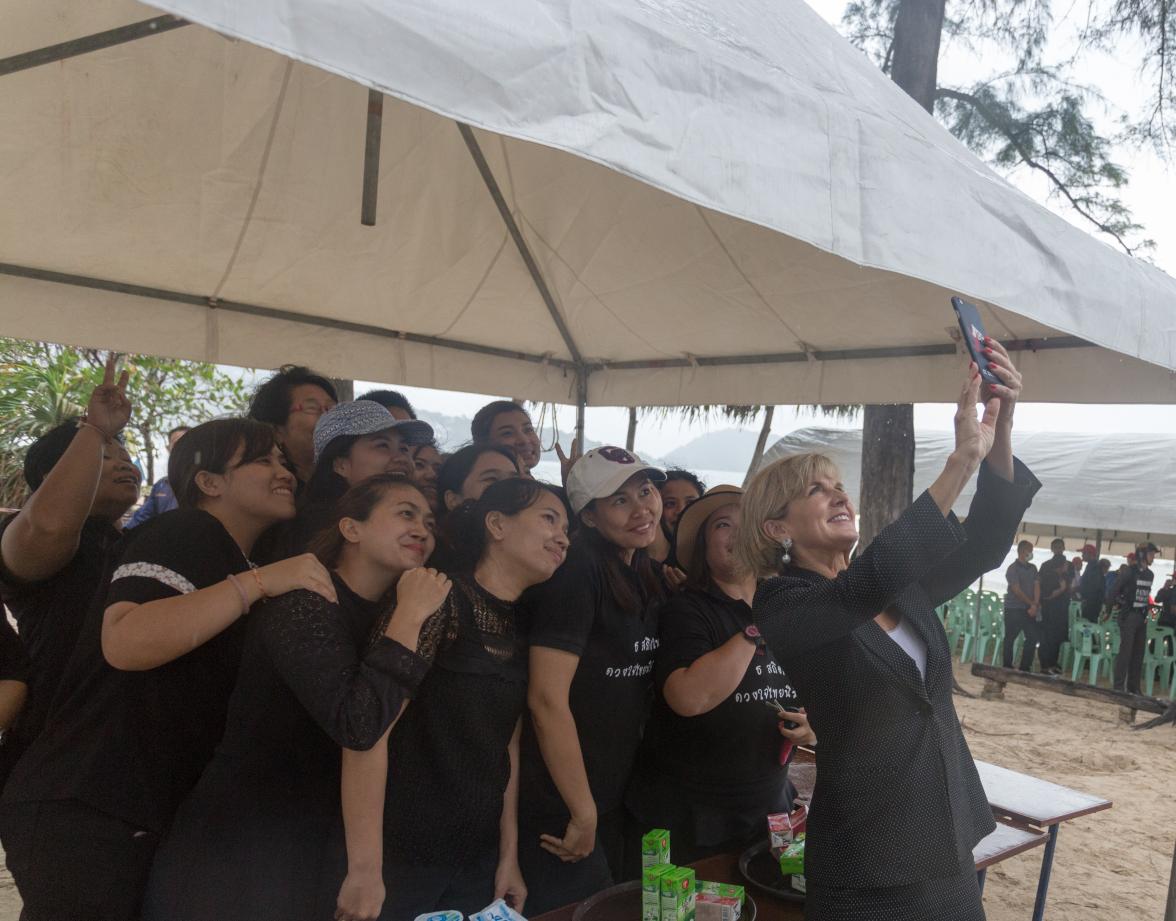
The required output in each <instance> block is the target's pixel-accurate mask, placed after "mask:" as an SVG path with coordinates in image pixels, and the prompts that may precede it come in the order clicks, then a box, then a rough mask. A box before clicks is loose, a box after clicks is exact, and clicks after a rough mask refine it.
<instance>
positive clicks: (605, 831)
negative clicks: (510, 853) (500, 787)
mask: <svg viewBox="0 0 1176 921" xmlns="http://www.w3.org/2000/svg"><path fill="white" fill-rule="evenodd" d="M566 826H567V820H566V819H564V820H562V822H561V821H559V820H553V821H552V822H533V821H529V820H524V819H522V818H520V819H519V868H520V869H521V870H522V873H523V880H524V881H525V882H526V884H527V905H526V915H527V917H529V918H533V917H535V916H536V915H541V914H543V912H545V911H551V910H552V909H553V908H562V907H563V906H565V905H570V904H572V903H573V902H579V901H581V900H583V899H586V898H588V896H590V895H595V894H596V893H597V892H600V890H602V889H607V888H608V887H609V886H611V885H613V882H614V879H620V878H621V873H622V866H623V862H624V849H625V809H624V807H618V808H616V809H613V810H612V811H610V812H606V813H604V814H603V815H600V816H599V817H597V820H596V847H595V849H594V850H593V851H592V853H591V854H589V855H588V856H587V857H585V858H584V859H583V860H579V861H577V862H576V863H564V862H563V861H562V860H560V859H559V858H558V857H556V856H555V855H554V854H549V853H547V851H545V850H543V848H541V847H540V846H539V835H541V834H545V835H556V836H557V837H560V836H562V835H563V833H564V829H565V828H566ZM614 867H615V873H616V874H617V875H616V876H615V877H614Z"/></svg>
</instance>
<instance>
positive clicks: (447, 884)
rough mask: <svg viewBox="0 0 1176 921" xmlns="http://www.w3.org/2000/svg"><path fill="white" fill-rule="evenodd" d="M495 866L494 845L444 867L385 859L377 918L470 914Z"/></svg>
mask: <svg viewBox="0 0 1176 921" xmlns="http://www.w3.org/2000/svg"><path fill="white" fill-rule="evenodd" d="M497 869H498V850H497V848H495V850H493V851H492V852H490V853H488V854H484V855H482V856H481V857H479V858H477V859H476V860H472V861H470V862H469V863H467V864H458V865H454V866H445V867H442V866H421V865H416V864H407V863H399V862H397V861H395V860H385V861H384V888H385V891H386V893H387V895H386V896H385V899H384V908H383V910H382V911H381V912H380V921H413V919H414V918H415V917H417V916H418V915H423V914H427V913H428V912H431V911H441V910H444V909H452V910H454V911H460V912H461V913H462V914H463V915H473V914H474V913H476V912H479V911H481V910H482V909H483V908H485V907H486V906H487V905H489V904H490V903H491V902H493V901H494V873H495V871H496V870H497ZM525 879H526V877H524V880H525ZM527 910H528V911H529V910H530V909H529V908H528V909H527ZM322 917H323V918H329V917H331V916H330V914H326V915H323V916H322ZM210 921H212V919H210Z"/></svg>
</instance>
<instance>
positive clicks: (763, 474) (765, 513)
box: [735, 454, 841, 579]
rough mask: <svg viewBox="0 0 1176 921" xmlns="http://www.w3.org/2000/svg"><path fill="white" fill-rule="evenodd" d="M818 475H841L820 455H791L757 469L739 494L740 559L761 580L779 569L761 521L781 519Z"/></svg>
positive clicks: (737, 545)
mask: <svg viewBox="0 0 1176 921" xmlns="http://www.w3.org/2000/svg"><path fill="white" fill-rule="evenodd" d="M819 476H832V477H834V478H836V479H840V478H841V474H840V472H839V471H838V470H837V465H836V464H834V463H833V461H831V460H830V459H829V458H828V457H826V456H825V455H824V454H794V455H792V456H791V457H782V458H780V460H778V461H775V462H773V463H771V464H768V466H766V467H762V468H760V470H759V471H757V472H756V475H755V476H754V477H752V480H751V483H749V484H748V486H747V489H746V490H745V491H744V493H743V503H742V504H743V520H742V522H741V523H740V526H739V532H738V535H737V536H736V541H735V555H736V556H737V557H738V558H739V560H740V562H741V563H742V564H743V565H744V566H746V567H747V568H748V569H749V570H751V571H752V572H753V573H755V577H756V578H757V579H765V578H767V577H768V576H774V575H776V574H777V573H779V572H780V553H781V551H780V545H779V544H778V543H776V542H775V541H774V540H772V539H771V538H770V537H768V535H767V534H765V533H764V523H765V522H768V521H772V520H773V519H776V518H783V517H784V515H785V513H786V512H787V511H788V503H790V502H791V501H792V500H793V499H798V498H800V497H801V496H803V495H804V494H805V493H806V492H807V491H808V488H809V486H810V485H811V484H812V482H813V480H815V479H816V478H817V477H819Z"/></svg>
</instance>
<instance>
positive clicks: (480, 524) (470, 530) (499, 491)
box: [442, 477, 571, 573]
mask: <svg viewBox="0 0 1176 921" xmlns="http://www.w3.org/2000/svg"><path fill="white" fill-rule="evenodd" d="M544 493H551V495H553V496H555V497H556V498H557V499H559V501H560V503H561V504H562V505H563V507H564V511H565V512H568V502H567V499H566V498H565V497H564V496H563V494H562V491H561V490H560V488H559V487H557V486H552V485H550V484H549V483H542V482H540V481H539V480H532V479H527V478H524V477H512V478H511V479H508V480H499V481H498V482H497V483H491V484H490V485H489V486H487V487H486V491H485V492H484V493H482V498H480V499H478V500H477V501H470V500H467V501H465V502H463V503H462V504H461V505H459V506H458V507H457V508H455V509H453V511H451V512H450V513H449V514H448V515H447V516H446V517H445V522H444V524H443V526H442V527H443V530H442V533H443V536H444V540H445V544H446V547H447V548H448V550H449V554H450V557H449V561H450V563H451V568H452V571H453V572H454V573H470V572H473V570H474V567H475V566H477V564H478V561H479V560H481V559H482V556H483V554H485V552H486V548H487V547H488V546H489V544H490V540H489V534H488V532H487V530H486V517H487V516H488V515H489V514H490V513H491V512H499V513H501V514H503V515H506V516H507V517H508V518H513V517H514V516H515V515H518V514H519V513H520V512H524V511H526V510H527V509H529V508H530V507H531V506H532V505H534V504H535V503H536V502H538V501H539V499H540V498H541V497H542V496H543V494H544ZM568 518H569V520H570V518H571V515H570V513H569V514H568Z"/></svg>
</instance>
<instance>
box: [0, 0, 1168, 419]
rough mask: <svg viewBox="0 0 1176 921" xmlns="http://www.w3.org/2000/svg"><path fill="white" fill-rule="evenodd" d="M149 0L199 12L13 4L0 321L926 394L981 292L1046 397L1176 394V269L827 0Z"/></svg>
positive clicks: (562, 389)
mask: <svg viewBox="0 0 1176 921" xmlns="http://www.w3.org/2000/svg"><path fill="white" fill-rule="evenodd" d="M156 5H157V6H158V7H160V8H163V9H165V10H168V11H169V12H170V13H174V14H178V15H179V16H183V17H186V19H179V18H177V17H176V16H173V15H159V14H158V11H157V10H154V9H151V8H150V7H145V6H142V5H139V4H137V3H134V2H130V0H94V2H91V3H86V4H78V3H74V2H69V0H6V2H5V4H4V7H5V9H4V14H3V20H4V28H3V29H2V30H0V87H2V88H3V92H0V201H3V203H4V218H5V219H4V220H3V221H0V334H6V335H16V336H23V337H28V338H41V339H48V340H55V341H62V342H69V343H77V344H85V345H89V346H97V347H110V348H118V349H122V350H130V351H137V352H145V353H155V354H163V355H170V356H176V357H182V358H191V359H202V360H207V361H214V362H221V363H227V364H236V365H246V366H270V367H272V366H274V365H276V364H278V363H280V362H285V361H291V362H301V363H307V364H310V365H313V366H314V367H316V368H318V369H321V370H323V371H325V372H327V373H330V374H333V375H336V376H340V377H352V378H363V379H371V380H381V381H387V382H393V383H395V382H399V383H404V384H410V385H417V386H424V387H440V388H448V389H454V390H472V391H478V392H497V393H509V394H512V395H518V396H523V397H529V398H534V399H540V400H553V401H560V402H579V401H586V402H588V403H591V404H598V405H624V404H637V403H641V404H686V403H700V402H709V403H714V402H725V403H749V404H755V403H831V402H832V403H838V402H887V401H925V400H943V399H954V397H955V394H956V390H957V386H958V380H959V376H960V370H959V361H960V359H959V358H958V357H957V355H956V345H955V342H954V339H953V331H954V318H953V315H952V313H951V310H950V307H949V305H948V297H949V295H950V294H952V293H956V292H958V293H961V294H963V295H965V296H967V297H969V298H971V299H973V300H976V301H977V302H978V303H979V304H980V305H981V309H982V313H983V315H984V317H985V320H986V323H987V325H988V327H989V331H990V332H992V333H993V334H994V335H997V336H999V337H1000V338H1001V339H1003V340H1005V341H1006V342H1007V343H1008V344H1009V345H1010V346H1011V347H1013V348H1014V349H1016V350H1018V352H1019V355H1018V361H1019V363H1020V365H1021V366H1022V368H1023V370H1024V371H1025V376H1026V381H1027V385H1026V391H1025V398H1026V399H1031V400H1045V401H1055V400H1056V401H1098V402H1116V401H1121V402H1137V401H1141V400H1146V401H1148V402H1174V401H1176V379H1174V377H1173V374H1172V369H1174V368H1176V281H1174V280H1173V279H1172V278H1170V277H1168V276H1167V275H1165V274H1163V273H1162V272H1160V271H1158V270H1156V269H1155V268H1154V267H1151V266H1148V265H1145V264H1143V263H1141V262H1138V261H1135V260H1133V259H1130V258H1128V257H1127V256H1125V255H1122V254H1120V253H1118V252H1116V251H1114V250H1112V249H1111V248H1110V247H1109V246H1107V245H1105V244H1104V243H1102V242H1100V241H1098V240H1095V239H1094V238H1092V237H1091V236H1089V235H1087V234H1086V233H1085V232H1083V231H1081V230H1079V229H1076V228H1075V227H1073V226H1071V225H1070V224H1068V223H1067V222H1066V221H1064V220H1062V219H1060V218H1058V217H1056V216H1054V215H1052V214H1050V213H1049V212H1048V211H1047V210H1045V209H1044V208H1042V207H1040V206H1039V205H1037V204H1035V203H1034V202H1032V201H1031V200H1030V199H1028V198H1027V197H1026V196H1024V195H1023V194H1021V193H1020V192H1018V191H1016V190H1015V189H1013V188H1012V187H1010V186H1009V185H1008V184H1006V183H1005V182H1004V181H1003V180H1001V179H1000V178H999V177H997V176H996V175H995V174H994V173H992V172H991V171H990V170H989V169H988V168H987V167H986V166H985V165H983V164H982V163H981V162H980V161H979V160H977V159H976V158H975V157H974V156H972V155H971V154H970V153H969V152H968V151H967V150H966V149H965V148H963V147H962V146H961V145H960V144H958V143H957V142H956V141H955V140H954V139H953V138H952V137H951V136H950V135H949V134H948V133H947V132H946V131H945V130H944V129H943V128H941V127H940V126H939V125H938V124H937V123H936V122H935V121H934V119H932V118H931V117H930V116H929V115H927V113H926V112H924V111H923V110H922V109H920V108H919V107H918V106H917V105H916V104H915V103H914V102H913V101H912V100H910V99H909V98H908V97H907V96H906V95H905V94H904V93H903V92H902V91H901V90H899V89H898V88H897V87H896V86H894V85H893V84H892V83H891V82H890V81H889V80H888V79H887V78H886V77H885V76H884V75H883V74H882V73H880V72H879V71H878V70H877V69H876V68H875V67H874V66H873V65H872V64H870V63H869V62H868V61H867V60H866V59H865V58H864V57H863V56H862V55H861V54H860V53H859V52H858V51H856V50H855V49H853V48H852V47H851V46H850V45H849V44H848V43H846V42H845V41H844V40H843V39H842V38H840V37H839V36H838V35H837V34H836V32H835V31H834V30H833V29H831V28H830V27H829V26H828V25H827V24H826V23H824V22H823V21H822V20H820V19H819V18H818V17H817V15H816V14H815V13H814V12H813V11H812V10H810V9H809V8H808V7H807V6H805V5H804V4H803V3H802V2H800V0H745V2H740V3H716V2H703V0H676V2H653V0H592V2H585V0H485V2H481V3H476V4H471V3H468V2H466V0H329V2H328V0H250V2H248V3H241V2H239V0H160V2H158V3H157V4H156ZM188 20H190V21H192V22H196V23H202V24H204V25H205V26H207V27H208V28H203V27H200V26H197V25H189V24H188ZM214 30H215V31H214ZM236 38H243V39H245V40H246V41H245V42H242V41H237V40H235V39H236ZM367 88H371V90H370V91H369V89H367ZM1095 345H1097V346H1098V347H1095Z"/></svg>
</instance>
